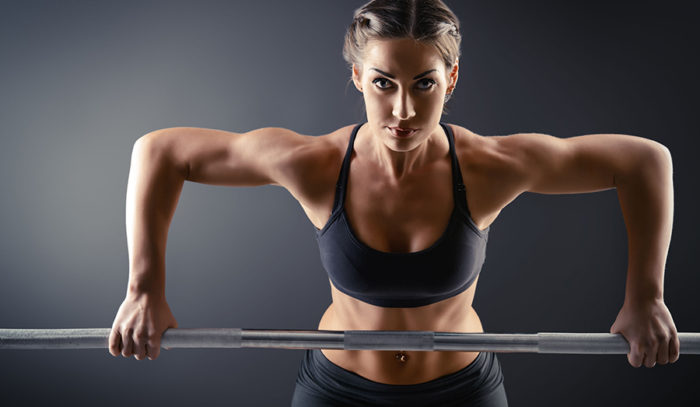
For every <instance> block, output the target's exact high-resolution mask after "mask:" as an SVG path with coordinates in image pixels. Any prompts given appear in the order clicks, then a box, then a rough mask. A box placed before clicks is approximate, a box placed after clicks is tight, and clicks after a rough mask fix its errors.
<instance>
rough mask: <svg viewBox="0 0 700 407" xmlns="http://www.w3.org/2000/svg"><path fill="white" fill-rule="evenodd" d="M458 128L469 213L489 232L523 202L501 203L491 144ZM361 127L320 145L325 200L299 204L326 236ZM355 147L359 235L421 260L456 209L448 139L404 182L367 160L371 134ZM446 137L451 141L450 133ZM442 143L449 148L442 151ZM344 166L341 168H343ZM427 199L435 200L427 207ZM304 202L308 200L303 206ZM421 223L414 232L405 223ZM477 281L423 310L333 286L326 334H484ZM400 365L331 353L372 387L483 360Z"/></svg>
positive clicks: (419, 359)
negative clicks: (380, 302) (506, 210)
mask: <svg viewBox="0 0 700 407" xmlns="http://www.w3.org/2000/svg"><path fill="white" fill-rule="evenodd" d="M450 126H452V129H453V132H454V137H455V151H456V153H457V156H458V159H459V161H460V166H461V170H462V176H463V179H464V184H465V185H466V189H467V205H468V207H469V210H470V213H471V215H472V216H471V217H472V220H473V221H474V223H475V224H476V225H477V226H478V227H479V229H481V230H484V229H485V228H486V227H488V226H489V225H490V224H491V222H493V220H494V219H495V218H496V217H497V216H498V213H499V212H500V210H501V209H502V208H503V207H504V206H505V205H506V204H507V203H508V202H510V201H511V200H512V199H514V198H515V197H507V196H499V195H498V193H497V192H496V190H495V189H494V188H493V187H492V185H493V183H490V182H489V181H490V179H489V177H490V175H489V171H488V168H489V164H486V165H481V163H487V162H489V161H488V160H489V158H493V157H489V156H490V155H493V152H492V151H491V150H490V147H489V144H488V142H487V141H486V139H485V138H484V137H481V136H478V135H476V134H474V133H472V132H470V131H469V130H467V129H465V128H463V127H460V126H456V125H450ZM352 128H353V126H346V127H344V128H341V129H339V130H337V131H336V132H333V133H331V134H329V135H326V136H319V138H325V139H323V140H320V141H322V142H326V143H327V145H328V146H329V148H330V149H331V150H333V151H329V153H330V154H329V156H332V157H334V158H333V160H330V161H328V164H326V165H327V166H329V167H331V166H333V165H335V167H334V168H326V169H325V171H323V172H321V173H322V174H326V175H322V176H321V177H322V179H319V180H316V181H318V182H320V184H321V185H324V188H323V190H324V191H327V192H324V193H323V194H322V195H323V196H320V195H319V196H316V197H314V199H313V200H312V199H303V198H304V197H300V196H296V197H297V199H298V200H299V201H300V203H301V204H302V207H303V208H304V210H305V212H306V213H307V216H308V217H309V219H310V220H311V222H312V223H313V224H314V225H315V226H316V227H317V228H319V229H321V228H323V226H324V225H325V223H326V222H327V221H328V218H329V217H330V213H331V210H332V205H333V196H334V191H335V182H336V180H337V174H338V172H339V170H340V166H341V162H342V159H343V155H344V153H345V150H346V149H347V145H348V140H349V137H350V133H351V131H352ZM363 130H365V131H367V130H368V129H367V126H363V128H361V129H360V131H359V132H358V135H357V138H356V141H355V146H354V150H355V154H353V157H352V161H351V165H350V173H349V178H348V185H347V192H346V193H347V196H346V199H345V211H346V215H347V217H348V218H349V219H350V220H351V222H352V225H353V231H354V233H355V235H356V236H357V237H358V238H359V239H360V240H361V241H362V242H363V243H365V244H367V245H368V246H370V247H372V248H375V249H377V250H381V251H387V252H414V251H420V250H422V249H425V248H427V247H429V246H430V245H431V244H432V243H433V242H435V241H436V240H437V239H438V238H439V237H440V236H441V234H442V233H443V231H444V230H445V227H446V225H447V223H448V220H449V219H450V215H451V213H452V209H453V207H454V204H453V198H452V194H453V192H452V184H451V162H450V155H449V146H448V142H447V139H446V137H445V136H444V135H443V137H442V138H441V139H440V138H436V139H435V140H438V139H439V140H441V141H437V142H435V145H434V148H433V153H432V155H433V158H434V159H430V160H429V163H428V164H426V165H425V166H424V167H422V168H421V169H420V170H418V171H415V172H414V173H412V174H411V175H410V176H407V177H406V178H405V179H403V180H401V181H400V182H396V181H389V180H388V178H384V179H382V177H381V176H378V168H377V167H376V164H374V163H373V162H371V160H369V159H368V157H367V156H368V155H363V154H362V153H363V148H365V146H366V144H365V143H366V140H365V138H366V137H371V135H370V134H368V133H364V132H363ZM443 134H444V133H443ZM440 142H442V143H443V144H440ZM336 161H337V162H336ZM425 197H430V198H429V199H425ZM300 198H301V199H300ZM407 218H410V219H414V220H415V221H413V222H411V223H410V224H407V223H406V222H403V221H401V219H407ZM477 282H478V279H477V281H474V283H473V284H472V285H471V286H470V287H469V288H468V289H467V290H466V291H463V292H462V293H460V294H458V295H456V296H453V297H450V298H448V299H445V300H442V301H439V302H437V303H433V304H429V305H426V306H421V307H412V308H386V307H378V306H375V305H371V304H368V303H365V302H363V301H360V300H358V299H356V298H353V297H351V296H349V295H347V294H344V293H342V292H340V291H339V290H338V289H336V288H335V287H334V286H333V284H332V283H331V284H330V286H331V293H332V298H333V302H332V303H331V305H330V306H329V307H328V308H327V309H326V311H325V313H324V314H323V317H322V318H321V321H320V322H319V325H318V329H324V330H325V329H328V330H427V331H445V332H483V328H482V325H481V321H480V319H479V316H478V315H477V313H476V311H475V310H474V309H473V308H472V301H473V299H474V293H475V290H476V286H477ZM403 353H404V354H405V355H406V356H407V358H406V360H405V361H403V362H402V361H400V360H398V359H397V357H396V352H394V351H347V350H328V349H324V350H323V354H324V355H325V356H326V357H327V358H328V359H329V360H330V361H331V362H333V363H334V364H336V365H338V366H340V367H342V368H344V369H347V370H350V371H352V372H355V373H357V374H359V375H360V376H363V377H365V378H367V379H369V380H373V381H376V382H380V383H387V384H415V383H422V382H426V381H429V380H432V379H435V378H438V377H440V376H444V375H446V374H449V373H453V372H455V371H458V370H460V369H462V368H464V367H465V366H467V365H469V364H470V363H471V362H472V361H474V359H475V358H476V357H477V355H478V353H476V352H420V351H407V352H403Z"/></svg>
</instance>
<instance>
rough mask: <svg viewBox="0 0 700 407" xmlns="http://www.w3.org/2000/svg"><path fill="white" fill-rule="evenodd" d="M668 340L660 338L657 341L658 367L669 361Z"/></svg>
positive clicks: (669, 343)
mask: <svg viewBox="0 0 700 407" xmlns="http://www.w3.org/2000/svg"><path fill="white" fill-rule="evenodd" d="M670 341H671V340H670V339H669V338H665V337H664V338H661V339H660V341H659V353H658V354H657V355H656V361H657V362H658V363H659V364H660V365H665V364H667V363H668V361H669V359H670V352H669V347H670V345H671V342H670Z"/></svg>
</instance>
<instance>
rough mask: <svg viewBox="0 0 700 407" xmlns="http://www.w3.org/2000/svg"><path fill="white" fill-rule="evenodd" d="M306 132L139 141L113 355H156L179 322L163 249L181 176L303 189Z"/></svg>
mask: <svg viewBox="0 0 700 407" xmlns="http://www.w3.org/2000/svg"><path fill="white" fill-rule="evenodd" d="M309 139H310V138H305V137H303V136H301V135H298V134H296V133H294V132H292V131H290V130H286V129H279V128H264V129H258V130H254V131H251V132H248V133H244V134H237V133H231V132H226V131H222V130H212V129H200V128H188V127H178V128H171V129H163V130H158V131H155V132H151V133H149V134H147V135H145V136H143V137H141V138H139V139H138V140H137V141H136V143H135V144H134V149H133V152H132V156H131V168H130V170H129V181H128V186H127V194H126V195H127V196H126V231H127V243H128V250H129V283H128V288H127V293H126V297H125V299H124V301H123V303H122V305H121V306H120V308H119V310H118V312H117V315H116V317H115V319H114V322H113V324H112V331H111V333H110V338H109V349H110V353H111V354H112V355H114V356H117V355H118V354H119V353H121V354H122V355H123V356H125V357H129V356H131V355H132V354H133V355H134V356H135V357H136V358H137V359H139V360H140V359H143V358H144V357H145V356H148V357H149V358H152V359H155V358H156V357H157V356H158V354H159V349H160V338H161V335H162V333H163V332H164V331H165V330H166V329H167V328H170V327H177V322H176V321H175V318H174V317H173V315H172V313H171V312H170V308H169V306H168V304H167V302H166V301H165V248H166V241H167V235H168V228H169V225H170V222H171V220H172V217H173V215H174V212H175V208H176V205H177V202H178V198H179V196H180V192H181V191H182V187H183V184H184V182H185V181H186V180H191V181H196V182H202V183H209V184H219V185H231V186H243V185H246V186H253V185H264V184H276V185H282V186H285V187H287V188H288V189H290V190H301V189H303V188H301V186H300V185H303V184H304V183H303V182H302V178H300V177H302V176H303V175H304V171H305V170H306V169H307V168H308V167H309V166H310V164H309V162H313V157H314V156H313V155H308V154H307V155H304V154H300V153H299V152H300V151H306V150H308V148H305V146H307V145H308V144H309Z"/></svg>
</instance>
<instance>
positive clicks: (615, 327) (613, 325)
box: [610, 321, 620, 334]
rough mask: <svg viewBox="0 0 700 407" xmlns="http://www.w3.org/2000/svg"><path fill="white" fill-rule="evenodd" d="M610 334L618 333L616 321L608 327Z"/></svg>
mask: <svg viewBox="0 0 700 407" xmlns="http://www.w3.org/2000/svg"><path fill="white" fill-rule="evenodd" d="M610 333H611V334H616V333H620V330H619V329H618V328H617V321H615V323H613V324H612V326H611V327H610Z"/></svg>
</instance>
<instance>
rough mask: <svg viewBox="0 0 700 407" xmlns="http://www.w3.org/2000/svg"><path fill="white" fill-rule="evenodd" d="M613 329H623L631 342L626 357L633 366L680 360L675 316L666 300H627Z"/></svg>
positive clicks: (623, 334)
mask: <svg viewBox="0 0 700 407" xmlns="http://www.w3.org/2000/svg"><path fill="white" fill-rule="evenodd" d="M610 333H613V334H614V333H621V334H622V336H624V337H625V339H627V342H629V344H630V353H628V354H627V360H629V362H630V364H631V365H632V366H634V367H640V366H641V365H642V364H644V366H646V367H654V365H656V363H657V362H658V363H659V364H660V365H665V364H666V363H668V362H671V363H674V362H675V361H677V360H678V356H679V353H680V342H679V341H678V332H677V331H676V325H675V324H674V323H673V318H672V317H671V313H670V312H669V310H668V308H666V304H664V301H663V300H646V301H632V300H630V301H627V299H625V303H624V304H623V306H622V309H621V310H620V312H619V313H618V315H617V319H616V320H615V323H613V325H612V327H611V328H610Z"/></svg>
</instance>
